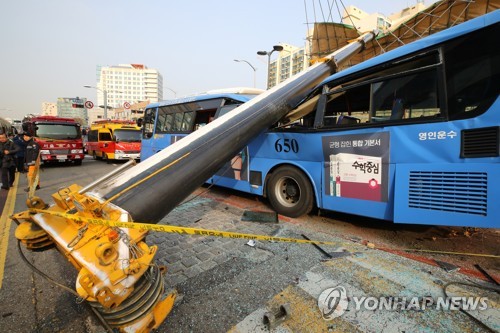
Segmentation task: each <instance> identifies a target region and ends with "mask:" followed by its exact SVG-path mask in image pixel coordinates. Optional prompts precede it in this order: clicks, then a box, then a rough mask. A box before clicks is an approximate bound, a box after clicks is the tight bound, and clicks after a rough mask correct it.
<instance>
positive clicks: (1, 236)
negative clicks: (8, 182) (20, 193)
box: [0, 174, 20, 289]
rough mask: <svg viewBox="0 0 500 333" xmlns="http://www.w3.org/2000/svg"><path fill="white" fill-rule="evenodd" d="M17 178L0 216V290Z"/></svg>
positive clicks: (14, 204)
mask: <svg viewBox="0 0 500 333" xmlns="http://www.w3.org/2000/svg"><path fill="white" fill-rule="evenodd" d="M19 176H20V174H17V177H16V180H15V181H14V186H12V187H11V189H10V190H9V194H8V195H7V200H6V201H5V206H4V207H3V211H2V215H1V216H0V289H2V281H3V273H4V266H5V259H6V258H7V248H8V247H9V237H10V224H11V222H12V220H11V219H10V218H9V216H11V215H12V213H14V207H15V206H16V194H17V184H18V183H19Z"/></svg>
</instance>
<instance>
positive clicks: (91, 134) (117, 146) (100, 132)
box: [85, 120, 141, 162]
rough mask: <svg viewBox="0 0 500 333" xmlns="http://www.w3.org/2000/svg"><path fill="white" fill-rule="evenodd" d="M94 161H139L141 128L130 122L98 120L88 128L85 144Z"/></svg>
mask: <svg viewBox="0 0 500 333" xmlns="http://www.w3.org/2000/svg"><path fill="white" fill-rule="evenodd" d="M85 148H86V150H87V154H89V155H92V157H93V158H94V159H103V160H106V161H108V162H110V161H113V160H128V159H137V160H138V159H139V156H140V153H141V128H140V127H138V126H137V125H136V124H135V122H133V121H131V120H98V121H96V122H94V123H93V124H92V125H91V126H90V130H89V131H88V134H87V142H86V143H85Z"/></svg>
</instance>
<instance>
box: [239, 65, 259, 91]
mask: <svg viewBox="0 0 500 333" xmlns="http://www.w3.org/2000/svg"><path fill="white" fill-rule="evenodd" d="M234 61H236V62H246V63H247V64H248V65H249V66H250V67H252V69H253V87H254V88H255V87H256V86H255V74H256V72H257V68H255V67H253V66H252V64H251V63H249V62H248V61H246V60H239V59H234Z"/></svg>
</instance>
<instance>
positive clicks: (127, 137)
mask: <svg viewBox="0 0 500 333" xmlns="http://www.w3.org/2000/svg"><path fill="white" fill-rule="evenodd" d="M114 134H115V140H116V141H117V142H118V141H123V142H140V141H141V131H140V130H130V129H128V130H125V129H117V130H115V132H114Z"/></svg>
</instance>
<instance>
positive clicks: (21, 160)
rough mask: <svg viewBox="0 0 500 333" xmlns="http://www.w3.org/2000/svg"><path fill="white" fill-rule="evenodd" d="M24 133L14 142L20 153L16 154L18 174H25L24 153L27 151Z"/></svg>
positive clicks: (19, 134) (18, 135) (15, 138)
mask: <svg viewBox="0 0 500 333" xmlns="http://www.w3.org/2000/svg"><path fill="white" fill-rule="evenodd" d="M23 136H24V135H23V133H18V134H17V135H16V136H15V137H14V139H13V140H12V141H13V142H14V143H15V144H16V145H17V146H18V147H19V151H18V152H17V153H16V168H17V172H19V173H24V172H25V170H24V151H25V150H26V143H25V141H24V139H23Z"/></svg>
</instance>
